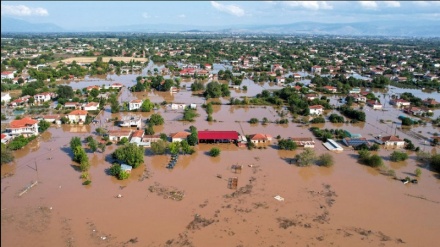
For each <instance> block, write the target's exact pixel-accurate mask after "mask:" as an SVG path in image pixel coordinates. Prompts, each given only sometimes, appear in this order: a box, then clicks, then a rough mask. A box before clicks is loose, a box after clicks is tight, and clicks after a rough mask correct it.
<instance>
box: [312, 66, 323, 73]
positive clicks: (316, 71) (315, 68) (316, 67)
mask: <svg viewBox="0 0 440 247" xmlns="http://www.w3.org/2000/svg"><path fill="white" fill-rule="evenodd" d="M321 70H322V68H321V66H319V65H315V66H313V67H312V71H311V72H312V74H321Z"/></svg>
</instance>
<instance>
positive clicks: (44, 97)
mask: <svg viewBox="0 0 440 247" xmlns="http://www.w3.org/2000/svg"><path fill="white" fill-rule="evenodd" d="M56 96H57V95H56V94H55V93H52V92H44V93H38V94H35V95H34V100H35V103H43V102H47V101H50V100H51V99H53V98H55V97H56Z"/></svg>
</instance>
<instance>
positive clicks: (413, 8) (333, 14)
mask: <svg viewBox="0 0 440 247" xmlns="http://www.w3.org/2000/svg"><path fill="white" fill-rule="evenodd" d="M1 15H2V17H12V18H17V19H21V20H25V21H29V22H34V23H36V22H47V23H53V24H56V25H58V26H60V27H62V28H67V29H73V28H74V29H77V28H83V27H102V26H109V27H112V26H122V25H132V24H146V25H148V24H185V25H188V27H189V28H190V27H191V25H197V26H223V25H233V24H246V25H248V24H251V25H252V24H287V23H294V22H302V21H314V22H326V23H340V22H364V21H373V20H374V21H375V20H381V21H390V20H417V21H424V22H426V24H427V25H429V24H430V23H433V22H439V21H440V1H412V2H409V1H345V2H342V1H334V2H333V1H253V2H252V1H242V2H240V1H232V2H229V1H228V2H225V1H194V2H191V1H172V2H168V1H155V2H150V1H133V2H127V1H96V2H95V1H74V2H67V1H32V2H31V1H2V2H1Z"/></svg>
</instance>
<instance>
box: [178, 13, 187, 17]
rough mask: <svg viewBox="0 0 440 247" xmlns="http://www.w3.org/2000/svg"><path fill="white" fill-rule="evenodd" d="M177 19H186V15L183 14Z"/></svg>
mask: <svg viewBox="0 0 440 247" xmlns="http://www.w3.org/2000/svg"><path fill="white" fill-rule="evenodd" d="M177 17H179V18H186V15H185V14H181V15H178V16H177Z"/></svg>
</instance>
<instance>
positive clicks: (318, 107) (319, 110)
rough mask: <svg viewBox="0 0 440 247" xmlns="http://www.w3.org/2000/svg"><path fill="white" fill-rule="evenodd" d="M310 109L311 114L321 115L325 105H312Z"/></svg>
mask: <svg viewBox="0 0 440 247" xmlns="http://www.w3.org/2000/svg"><path fill="white" fill-rule="evenodd" d="M309 110H310V115H321V114H322V113H323V112H324V107H323V106H322V105H311V106H309Z"/></svg>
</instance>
